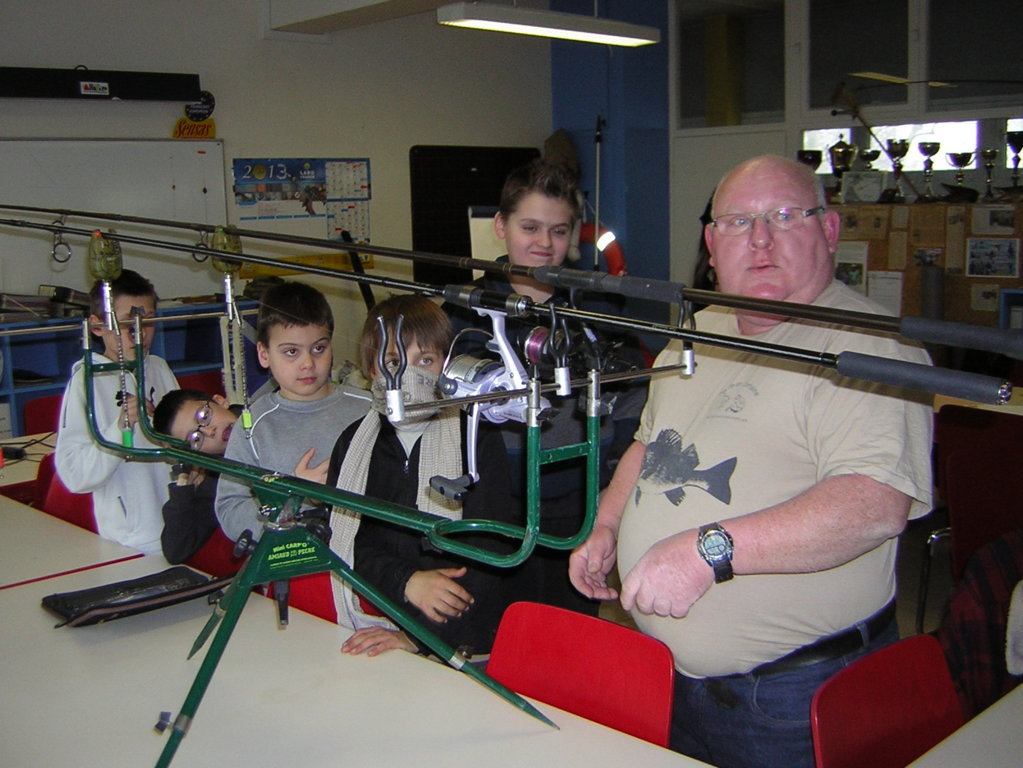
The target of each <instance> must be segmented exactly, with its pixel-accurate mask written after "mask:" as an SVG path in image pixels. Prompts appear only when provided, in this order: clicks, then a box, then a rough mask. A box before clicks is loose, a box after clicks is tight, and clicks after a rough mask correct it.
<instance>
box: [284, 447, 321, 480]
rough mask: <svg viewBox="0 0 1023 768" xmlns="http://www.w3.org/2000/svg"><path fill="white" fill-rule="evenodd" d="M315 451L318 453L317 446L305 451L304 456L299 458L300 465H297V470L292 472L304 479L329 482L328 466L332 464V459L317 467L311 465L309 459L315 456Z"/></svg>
mask: <svg viewBox="0 0 1023 768" xmlns="http://www.w3.org/2000/svg"><path fill="white" fill-rule="evenodd" d="M314 453H316V449H315V448H310V449H309V450H308V451H306V452H305V453H303V454H302V458H301V459H299V460H298V465H297V466H296V467H295V471H294V472H292V474H293V475H294V476H295V477H298V478H301V479H302V480H308V481H309V482H311V483H321V484H322V483H325V482H327V467H328V466H329V465H330V459H326V460H324V461H322V462H320V463H319V464H317V465H316V466H315V467H310V466H309V461H310V460H311V459H312V458H313V454H314Z"/></svg>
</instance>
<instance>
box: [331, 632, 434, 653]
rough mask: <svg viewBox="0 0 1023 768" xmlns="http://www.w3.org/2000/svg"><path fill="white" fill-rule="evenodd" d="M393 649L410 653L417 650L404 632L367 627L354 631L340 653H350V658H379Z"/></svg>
mask: <svg viewBox="0 0 1023 768" xmlns="http://www.w3.org/2000/svg"><path fill="white" fill-rule="evenodd" d="M394 648H397V649H399V650H402V651H409V652H410V653H415V652H416V650H417V649H416V646H415V643H413V642H412V641H411V640H409V639H408V637H407V636H406V635H405V633H404V632H400V631H398V630H396V629H384V628H383V627H368V628H366V629H359V630H356V632H355V634H354V635H352V636H351V637H349V638H348V639H347V640H345V641H344V643H343V644H342V645H341V653H350V654H351V655H352V656H358V655H359V654H360V653H365V654H366V655H367V656H379V655H380V654H381V653H383V652H384V651H390V650H392V649H394Z"/></svg>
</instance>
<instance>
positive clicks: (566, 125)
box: [550, 0, 670, 321]
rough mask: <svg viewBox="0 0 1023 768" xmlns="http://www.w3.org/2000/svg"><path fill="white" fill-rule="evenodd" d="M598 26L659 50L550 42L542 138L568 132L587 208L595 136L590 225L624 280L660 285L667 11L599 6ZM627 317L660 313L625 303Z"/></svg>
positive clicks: (665, 222) (630, 3) (569, 1)
mask: <svg viewBox="0 0 1023 768" xmlns="http://www.w3.org/2000/svg"><path fill="white" fill-rule="evenodd" d="M550 7H551V10H554V11H563V12H568V13H578V14H582V15H587V16H591V15H593V2H592V0H551V3H550ZM599 11H600V15H601V16H602V17H606V18H612V19H618V20H621V21H629V22H633V23H636V24H643V25H645V26H650V27H657V28H659V29H660V30H661V42H660V43H657V44H656V45H646V46H642V47H640V48H618V47H611V46H601V45H592V44H589V43H572V42H559V41H553V42H552V43H551V78H552V96H553V105H552V107H553V108H552V115H553V118H552V119H553V125H552V130H557V129H559V128H563V129H564V130H566V131H568V133H569V134H570V135H571V137H572V141H573V142H574V144H575V147H576V150H577V151H578V152H579V155H580V161H581V164H582V179H581V181H580V187H581V188H582V189H583V191H584V192H586V193H588V197H589V201H590V203H591V204H593V203H594V202H595V200H594V193H595V184H594V172H595V167H596V157H595V155H596V149H595V141H594V136H595V131H596V125H597V117H598V115H599V116H600V117H601V118H603V119H604V120H605V121H606V124H605V125H604V128H603V136H602V141H601V161H600V165H601V173H600V176H601V179H600V218H601V221H602V222H603V223H604V225H605V226H608V227H610V228H612V229H613V230H614V231H615V233H616V234H617V235H618V239H619V241H620V242H621V245H622V249H623V251H624V254H625V259H626V263H627V267H628V271H629V274H632V275H638V276H642V277H652V278H658V279H663V280H667V279H668V275H669V267H670V265H669V260H670V255H669V243H668V232H669V215H668V190H669V177H668V161H669V142H668V127H669V118H668V28H667V27H668V7H667V2H666V0H601V2H600V4H599ZM627 308H628V313H629V314H630V315H633V316H639V317H644V318H648V319H651V320H661V321H663V320H667V318H668V308H667V306H666V305H664V304H660V303H656V302H645V301H642V300H637V299H630V300H629V301H628V305H627Z"/></svg>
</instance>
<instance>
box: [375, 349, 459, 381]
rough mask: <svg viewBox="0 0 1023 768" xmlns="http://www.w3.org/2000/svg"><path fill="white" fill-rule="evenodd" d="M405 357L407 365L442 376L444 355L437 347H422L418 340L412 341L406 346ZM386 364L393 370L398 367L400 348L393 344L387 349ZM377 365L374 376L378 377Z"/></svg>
mask: <svg viewBox="0 0 1023 768" xmlns="http://www.w3.org/2000/svg"><path fill="white" fill-rule="evenodd" d="M405 357H406V358H407V362H406V366H407V367H408V368H420V369H422V370H426V371H432V372H433V373H434V374H436V375H437V376H440V372H441V368H443V367H444V355H443V354H442V353H440V352H438V351H437V350H435V349H421V348H420V347H419V342H418V341H411V342H409V343H408V345H407V346H406V347H405ZM384 365H386V366H388V367H389V368H390V369H391V370H395V369H396V368H397V367H398V348H397V347H396V346H395V345H394V344H392V345H391V346H390V347H389V348H388V349H387V354H386V355H385V356H384ZM377 373H379V371H377V367H376V365H375V364H374V366H373V376H374V377H376V375H377Z"/></svg>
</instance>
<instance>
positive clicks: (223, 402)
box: [210, 395, 230, 408]
mask: <svg viewBox="0 0 1023 768" xmlns="http://www.w3.org/2000/svg"><path fill="white" fill-rule="evenodd" d="M210 400H212V401H213V402H214V403H216V404H217V405H219V406H220V407H221V408H227V407H228V406H229V405H230V403H229V402H228V401H227V398H226V397H224V396H223V395H213V397H211V398H210Z"/></svg>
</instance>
